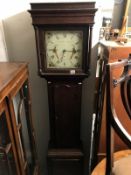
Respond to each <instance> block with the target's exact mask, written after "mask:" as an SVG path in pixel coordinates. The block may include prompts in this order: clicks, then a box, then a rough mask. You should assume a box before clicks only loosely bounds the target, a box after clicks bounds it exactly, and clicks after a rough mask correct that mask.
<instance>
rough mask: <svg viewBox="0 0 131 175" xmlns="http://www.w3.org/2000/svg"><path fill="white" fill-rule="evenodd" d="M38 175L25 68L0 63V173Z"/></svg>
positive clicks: (26, 67) (26, 69) (20, 65)
mask: <svg viewBox="0 0 131 175" xmlns="http://www.w3.org/2000/svg"><path fill="white" fill-rule="evenodd" d="M1 172H2V174H4V175H6V174H9V175H12V174H13V175H37V174H39V171H38V162H37V155H36V149H35V136H34V129H33V124H32V118H31V100H30V87H29V81H28V65H27V64H26V63H15V62H14V63H9V62H0V173H1Z"/></svg>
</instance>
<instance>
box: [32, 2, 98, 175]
mask: <svg viewBox="0 0 131 175" xmlns="http://www.w3.org/2000/svg"><path fill="white" fill-rule="evenodd" d="M96 10H97V9H95V3H94V2H86V3H32V4H31V10H29V12H30V14H31V16H32V22H33V26H34V29H35V36H36V47H37V60H38V73H39V76H40V77H42V78H45V79H46V80H47V86H48V101H49V119H50V141H49V147H48V153H47V164H48V170H49V175H61V174H64V175H82V174H83V164H84V152H83V145H82V141H81V138H80V130H81V128H80V125H81V101H82V81H83V80H84V78H87V77H88V76H89V71H90V57H91V38H92V27H93V24H94V15H95V12H96Z"/></svg>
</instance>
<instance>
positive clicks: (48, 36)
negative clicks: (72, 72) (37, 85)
mask: <svg viewBox="0 0 131 175" xmlns="http://www.w3.org/2000/svg"><path fill="white" fill-rule="evenodd" d="M82 43H83V32H82V31H65V30H64V31H63V30H62V31H46V32H45V46H46V61H47V68H63V69H64V68H81V67H82Z"/></svg>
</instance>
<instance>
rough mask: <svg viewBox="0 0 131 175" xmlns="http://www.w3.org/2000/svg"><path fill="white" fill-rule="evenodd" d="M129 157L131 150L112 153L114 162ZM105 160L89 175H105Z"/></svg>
mask: <svg viewBox="0 0 131 175" xmlns="http://www.w3.org/2000/svg"><path fill="white" fill-rule="evenodd" d="M128 155H131V150H123V151H118V152H116V153H114V161H117V160H119V159H121V158H123V157H126V156H128ZM105 167H106V158H105V159H103V160H102V161H101V162H100V163H99V164H98V165H97V166H96V167H95V169H94V170H93V172H92V174H91V175H105Z"/></svg>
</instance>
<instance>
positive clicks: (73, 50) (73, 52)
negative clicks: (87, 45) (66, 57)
mask: <svg viewBox="0 0 131 175" xmlns="http://www.w3.org/2000/svg"><path fill="white" fill-rule="evenodd" d="M76 52H77V51H76V49H75V48H73V49H72V54H71V56H70V59H72V57H73V55H74V54H75V53H76Z"/></svg>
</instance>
